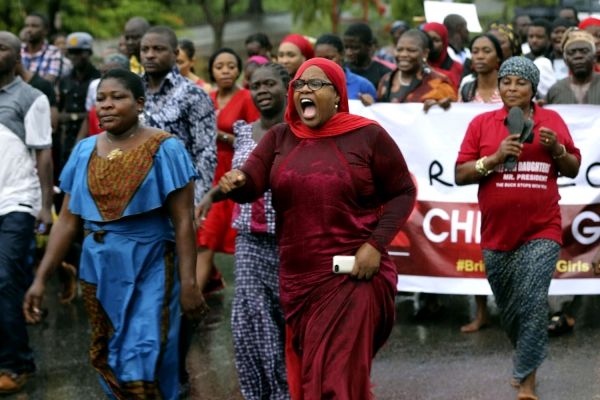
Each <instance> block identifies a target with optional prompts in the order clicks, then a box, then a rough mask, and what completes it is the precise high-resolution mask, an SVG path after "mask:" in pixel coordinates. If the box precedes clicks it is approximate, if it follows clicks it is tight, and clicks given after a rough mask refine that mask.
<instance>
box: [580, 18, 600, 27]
mask: <svg viewBox="0 0 600 400" xmlns="http://www.w3.org/2000/svg"><path fill="white" fill-rule="evenodd" d="M588 26H600V19H598V18H594V17H589V18H586V19H584V20H583V21H581V22H580V23H579V29H585V28H587V27H588Z"/></svg>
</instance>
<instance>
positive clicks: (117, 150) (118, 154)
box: [104, 129, 137, 161]
mask: <svg viewBox="0 0 600 400" xmlns="http://www.w3.org/2000/svg"><path fill="white" fill-rule="evenodd" d="M136 133H137V129H136V130H135V131H133V132H132V133H130V134H129V136H127V137H126V138H125V139H123V140H127V139H131V138H132V137H133V136H134V135H135V134H136ZM108 135H109V133H108V132H106V135H105V136H104V137H105V138H106V141H107V142H108V143H110V144H113V143H114V141H113V140H112V139H111V138H109V137H108ZM122 155H123V150H121V148H120V147H117V148H115V149H112V150H111V151H109V152H108V154H107V155H106V158H107V159H108V160H109V161H112V160H114V159H115V158H118V157H121V156H122Z"/></svg>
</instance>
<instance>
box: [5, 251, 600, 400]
mask: <svg viewBox="0 0 600 400" xmlns="http://www.w3.org/2000/svg"><path fill="white" fill-rule="evenodd" d="M217 264H218V265H219V266H220V267H221V269H222V271H223V273H224V275H225V278H226V280H227V282H228V283H229V285H228V287H227V288H226V289H225V290H224V291H223V293H221V294H218V295H215V296H213V297H211V298H210V299H209V304H210V305H211V307H212V309H211V313H210V314H209V315H208V317H207V318H206V319H205V320H204V321H203V322H202V324H201V325H200V327H199V328H198V332H197V334H196V337H195V340H194V343H193V345H192V349H191V350H190V353H189V356H188V367H189V369H190V370H191V373H190V375H191V383H192V388H191V393H190V396H189V398H190V399H202V400H230V399H234V400H235V399H241V398H242V397H241V395H240V394H239V386H238V383H237V376H236V371H235V366H234V362H233V355H232V354H233V353H232V339H231V331H230V322H229V316H230V314H231V299H232V296H233V271H232V258H231V257H230V256H218V258H217ZM47 297H48V299H47V306H48V308H49V309H50V313H49V316H48V318H47V320H46V323H45V324H44V325H42V326H36V327H32V328H31V329H30V333H31V341H32V345H33V347H34V348H35V351H36V359H37V364H38V372H37V373H36V374H35V375H34V376H33V377H32V378H31V380H30V381H29V382H28V383H27V385H26V387H25V390H24V391H23V392H22V393H20V394H17V395H12V396H6V397H2V399H7V400H70V399H86V400H93V399H105V397H104V395H103V393H102V392H101V390H100V388H99V385H98V382H97V378H96V375H95V374H94V372H93V370H92V368H91V366H90V365H89V362H88V358H87V346H88V339H89V333H90V330H89V327H88V324H87V318H86V316H85V313H84V311H83V305H82V302H81V299H77V300H76V301H75V302H74V304H72V305H69V306H59V305H57V302H56V301H54V298H55V297H56V296H55V295H54V293H52V290H50V293H49V294H48V296H47ZM396 304H397V307H396V309H397V314H398V320H397V322H396V326H395V327H394V330H393V332H392V336H391V337H390V339H389V340H388V342H387V344H386V346H385V347H384V348H383V349H382V350H381V351H380V352H379V354H378V356H377V358H376V359H375V362H374V366H373V374H372V377H373V382H374V392H375V396H376V398H377V399H381V400H396V399H398V400H400V399H402V400H404V399H411V400H420V399H423V400H435V399H440V400H454V399H456V400H458V399H461V400H470V399H473V400H474V399H477V400H479V399H482V400H488V399H489V400H504V399H507V400H508V399H515V398H516V391H515V390H514V389H513V388H512V387H511V386H510V385H509V383H508V381H509V378H510V371H511V354H512V350H511V347H510V344H509V342H508V339H506V337H505V336H504V333H503V332H502V331H501V330H500V327H499V321H498V316H497V311H496V310H495V308H494V306H493V304H491V312H492V321H491V326H490V327H488V328H486V329H484V330H482V331H480V332H478V333H473V334H462V333H460V330H459V329H460V326H461V325H462V324H464V323H466V322H467V321H468V320H469V315H470V314H471V313H472V311H473V307H474V306H473V301H472V299H471V298H469V297H467V296H444V297H442V304H443V306H444V311H445V312H444V313H443V315H442V316H441V317H440V318H439V319H437V320H436V321H431V322H427V323H417V322H414V321H412V319H411V316H412V314H413V312H414V307H413V299H412V297H408V296H400V297H398V298H397V302H396ZM550 343H551V345H550V355H549V357H548V359H547V360H546V362H545V363H544V364H543V365H542V367H541V368H540V370H539V371H538V388H537V390H538V395H539V396H540V399H542V400H600V297H586V298H585V299H584V305H583V307H582V309H581V310H580V312H579V315H578V319H577V327H576V329H575V331H574V332H573V333H571V334H568V335H566V336H563V337H560V338H553V339H551V342H550Z"/></svg>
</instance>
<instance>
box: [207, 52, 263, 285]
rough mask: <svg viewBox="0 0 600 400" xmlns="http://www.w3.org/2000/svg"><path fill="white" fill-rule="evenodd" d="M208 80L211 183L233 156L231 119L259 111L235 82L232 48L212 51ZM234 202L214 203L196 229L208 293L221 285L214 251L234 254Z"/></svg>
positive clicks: (237, 68) (253, 116)
mask: <svg viewBox="0 0 600 400" xmlns="http://www.w3.org/2000/svg"><path fill="white" fill-rule="evenodd" d="M208 70H209V75H210V80H211V81H212V82H214V83H216V85H217V90H215V91H214V92H212V93H210V97H211V99H212V101H213V103H214V105H215V109H216V112H217V169H216V171H215V179H214V184H217V182H219V179H220V178H221V176H223V174H224V173H225V172H227V171H229V170H230V169H231V160H232V159H233V142H234V140H235V135H234V134H233V123H234V122H236V121H239V120H244V121H246V122H248V123H251V122H254V121H256V120H257V119H258V118H259V117H260V114H259V112H258V110H257V109H256V107H255V106H254V102H253V101H252V97H251V96H250V92H249V91H248V89H244V88H242V87H240V86H239V85H238V84H237V83H236V82H237V80H238V78H239V77H240V74H241V73H242V60H241V59H240V57H239V56H238V55H237V53H235V52H234V51H233V50H231V49H228V48H222V49H219V50H217V51H216V52H214V53H213V55H212V56H211V57H210V59H209V62H208ZM232 212H233V202H232V201H230V200H225V201H222V202H220V203H217V204H215V205H214V206H213V207H212V209H211V210H210V212H209V213H208V215H207V216H206V219H205V220H204V221H203V223H202V225H201V226H200V229H198V238H197V245H198V257H197V263H196V271H197V272H196V275H197V278H196V279H197V281H198V285H200V287H202V288H204V293H211V292H213V291H215V290H219V289H221V288H222V287H223V281H222V278H221V273H220V272H219V271H218V270H217V269H216V267H215V266H214V263H213V257H214V254H215V252H223V253H229V254H233V252H234V249H235V234H236V232H235V230H234V229H233V228H232V227H231V214H232Z"/></svg>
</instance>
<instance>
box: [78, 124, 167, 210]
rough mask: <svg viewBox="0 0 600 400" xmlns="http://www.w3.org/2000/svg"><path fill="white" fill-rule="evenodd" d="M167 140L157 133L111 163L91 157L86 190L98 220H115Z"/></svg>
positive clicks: (95, 155) (125, 206) (111, 160)
mask: <svg viewBox="0 0 600 400" xmlns="http://www.w3.org/2000/svg"><path fill="white" fill-rule="evenodd" d="M169 137H171V135H170V134H169V133H166V132H160V133H157V134H155V135H152V136H151V137H150V138H149V139H148V140H146V141H145V142H144V143H142V144H141V145H140V146H138V147H136V148H133V149H131V150H127V151H124V152H122V153H121V154H120V155H119V156H116V157H114V158H112V159H110V160H109V159H108V158H102V157H99V156H98V154H97V152H96V150H94V152H93V153H92V157H91V159H90V163H89V167H88V187H89V190H90V193H91V195H92V197H93V198H94V201H95V202H96V206H97V207H98V210H99V211H100V215H101V216H102V219H104V220H105V221H113V220H116V219H119V218H120V217H121V216H122V215H123V212H124V211H125V209H126V208H127V205H128V204H129V202H130V201H131V199H132V198H133V196H134V195H135V193H136V192H137V189H138V188H139V187H140V185H141V184H142V182H143V181H144V179H145V178H146V176H147V175H148V172H150V170H151V169H152V165H153V163H154V155H155V154H156V152H157V151H158V149H159V148H160V144H161V143H162V142H163V141H164V140H165V139H167V138H169Z"/></svg>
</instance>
